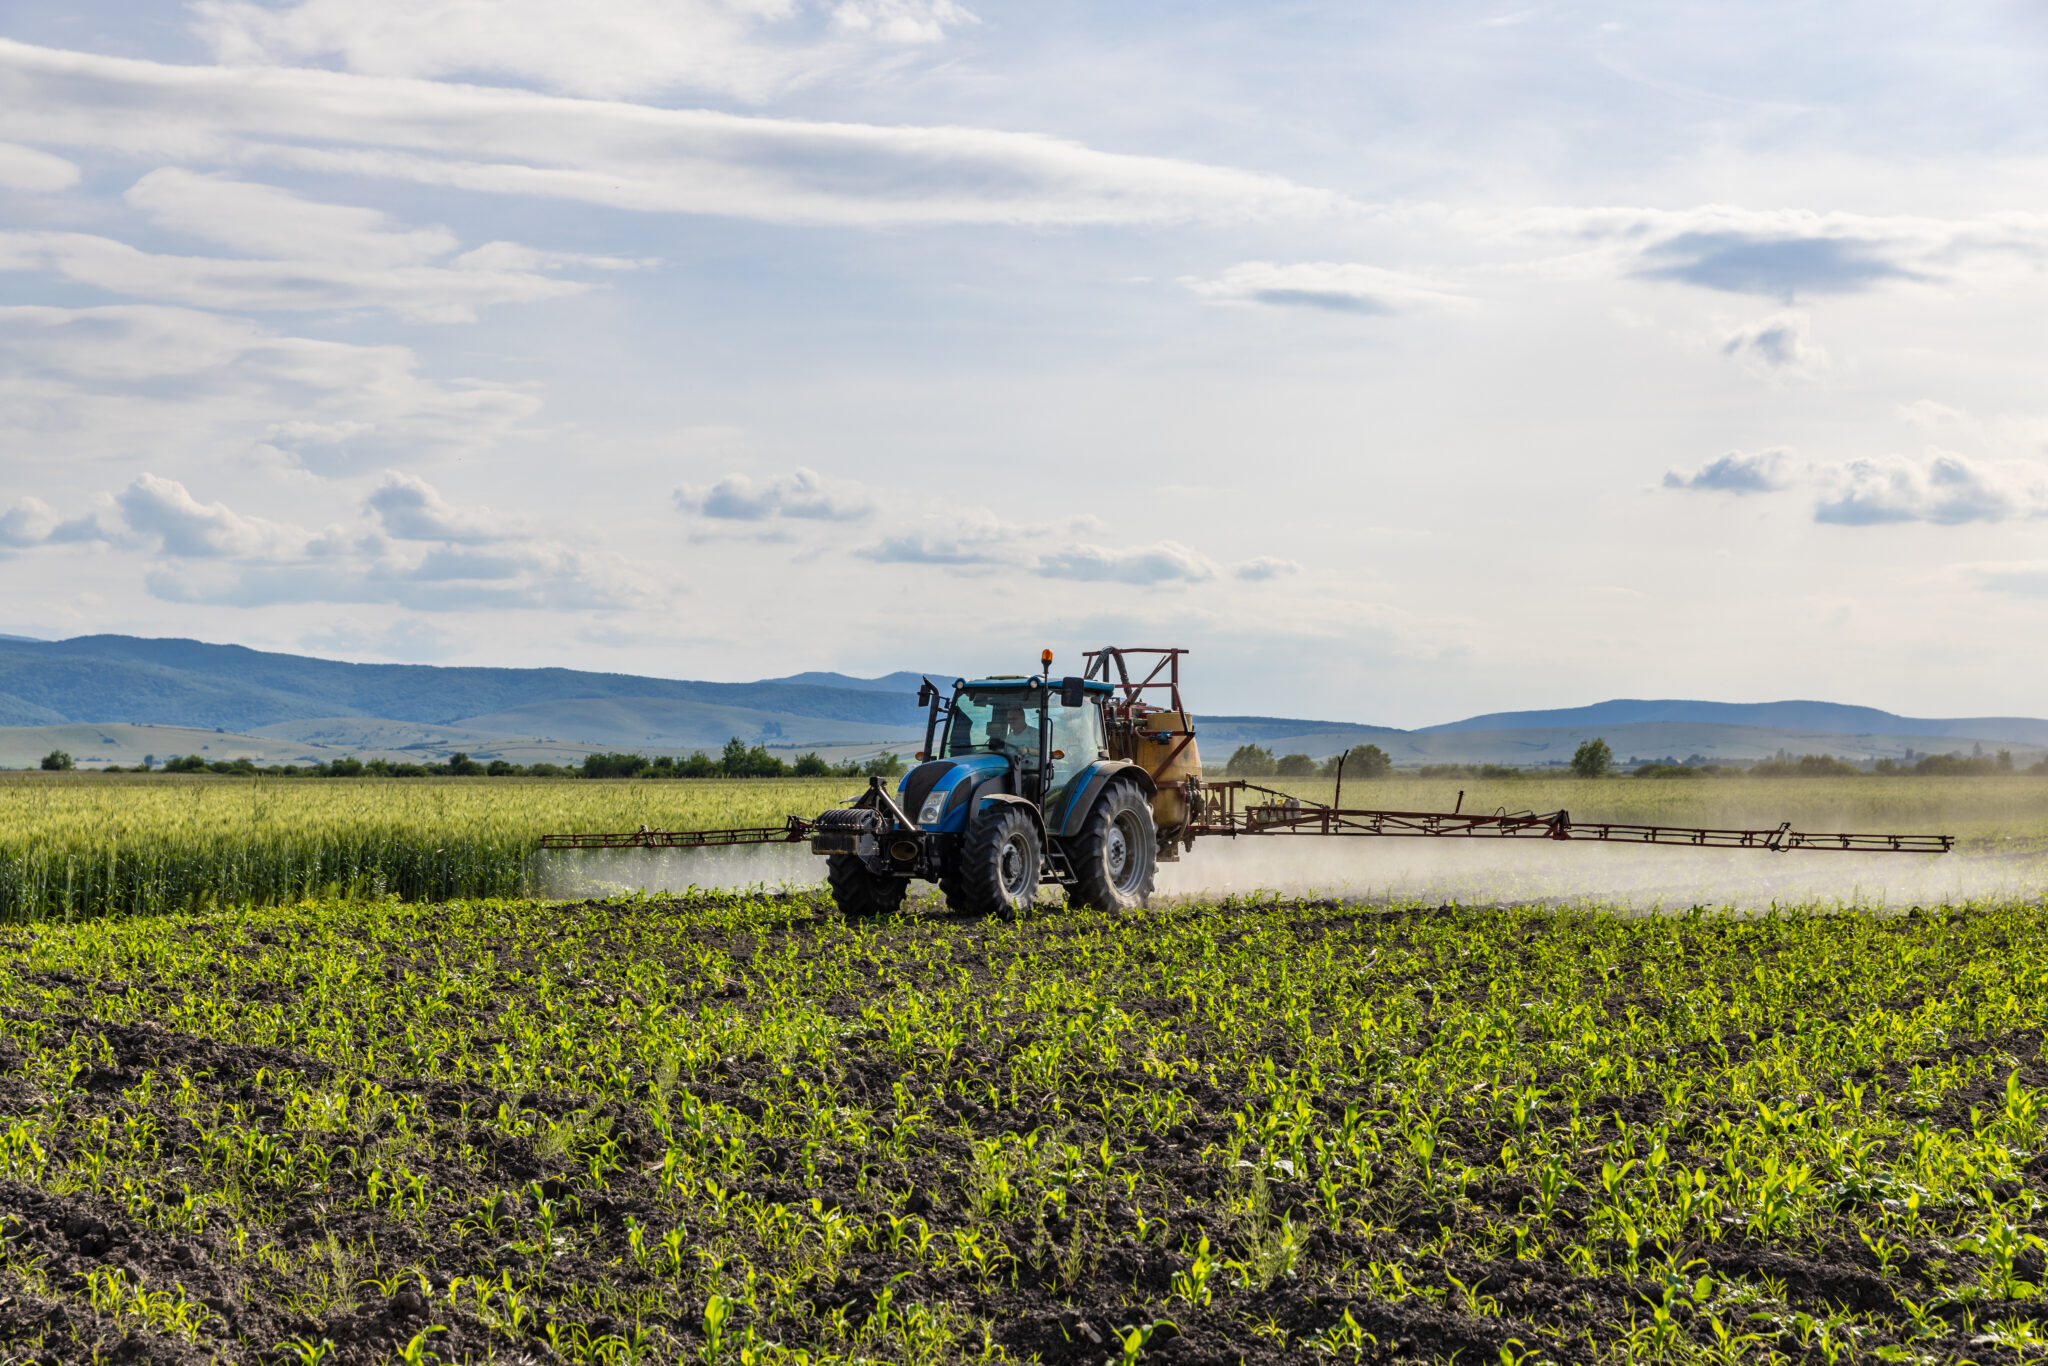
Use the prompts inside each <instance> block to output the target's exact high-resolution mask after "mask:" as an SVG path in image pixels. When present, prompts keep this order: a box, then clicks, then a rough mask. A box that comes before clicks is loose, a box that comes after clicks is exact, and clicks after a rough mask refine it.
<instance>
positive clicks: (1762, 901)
mask: <svg viewBox="0 0 2048 1366" xmlns="http://www.w3.org/2000/svg"><path fill="white" fill-rule="evenodd" d="M1159 891H1160V893H1161V894H1162V895H1166V896H1171V897H1174V898H1177V899H1184V900H1199V899H1205V898H1214V897H1221V896H1247V895H1256V894H1258V893H1261V892H1266V893H1277V894H1281V895H1287V896H1300V897H1310V898H1324V897H1327V898H1332V899H1336V900H1342V901H1360V902H1371V903H1376V904H1394V905H1404V904H1413V903H1416V902H1432V903H1444V902H1452V901H1455V902H1458V903H1460V904H1465V905H1526V904H1531V903H1545V904H1558V905H1579V904H1584V905H1598V906H1605V907H1612V908H1615V909H1623V910H1658V909H1662V910H1684V909H1686V908H1688V907H1691V906H1704V907H1707V908H1709V909H1722V908H1732V909H1737V910H1764V909H1768V908H1769V907H1771V906H1774V905H1775V906H1780V907H1785V906H1821V907H1831V908H1832V907H1851V906H1861V907H1870V908H1878V907H1888V906H1895V907H1907V906H1935V905H1945V904H1953V903H1958V902H1962V901H1968V900H1981V899H1987V898H1995V899H1999V900H2035V899H2039V898H2041V897H2042V896H2043V895H2044V894H2048V861H2044V860H2042V859H2040V858H2016V857H2001V856H1994V855H1987V854H1982V853H1962V852H1957V853H1949V854H1942V855H1921V854H1844V853H1824V852H1817V851H1792V852H1787V853H1770V852H1764V851H1760V850H1753V849H1674V848H1669V847H1661V848H1633V849H1631V848H1625V847H1620V846H1616V845H1611V844H1596V843H1593V842H1591V841H1587V842H1583V843H1572V842H1566V841H1554V840H1535V839H1527V840H1524V839H1515V840H1504V839H1474V838H1438V839H1335V838H1333V839H1320V838H1307V837H1295V836H1263V837H1253V838H1245V839H1238V840H1213V841H1209V842H1206V843H1203V844H1198V845H1197V846H1196V848H1195V850H1194V852H1193V853H1191V854H1188V855H1187V856H1185V858H1184V861H1182V862H1181V863H1177V864H1167V865H1164V866H1162V867H1161V869H1160V877H1159Z"/></svg>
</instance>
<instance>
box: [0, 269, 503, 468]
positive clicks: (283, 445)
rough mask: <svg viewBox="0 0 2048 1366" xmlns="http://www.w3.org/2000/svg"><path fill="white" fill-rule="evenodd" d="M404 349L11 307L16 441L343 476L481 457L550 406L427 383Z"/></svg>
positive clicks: (489, 388) (184, 319)
mask: <svg viewBox="0 0 2048 1366" xmlns="http://www.w3.org/2000/svg"><path fill="white" fill-rule="evenodd" d="M420 368H421V367H420V361H419V357H418V356H416V355H415V354H414V353H413V352H412V350H411V349H410V348H407V347H403V346H354V345H350V344H347V343H343V342H334V341H324V340H315V339H311V338H305V337H291V336H285V335H282V334H280V333H277V332H273V331H271V330H269V329H268V328H265V327H263V326H261V325H260V324H257V323H254V322H251V321H249V320H247V319H242V318H230V317H223V316H221V315H219V314H216V313H207V312H200V311H197V310H193V309H184V308H167V307H161V306H154V305H118V306H110V307H104V308H81V309H69V308H49V307H42V306H34V305H27V306H17V307H0V437H4V438H5V439H6V440H8V441H9V442H10V443H12V444H14V445H16V446H17V447H18V446H19V445H20V444H21V443H22V442H23V441H25V440H28V439H31V437H33V439H34V440H36V441H37V443H38V448H39V449H42V450H44V451H45V452H47V453H49V454H51V455H53V456H56V455H62V454H64V453H66V452H75V453H76V454H79V455H81V456H84V455H89V456H93V457H105V456H108V455H119V454H134V455H150V456H152V457H153V458H154V457H160V456H161V455H162V453H163V452H165V451H166V450H169V449H178V448H184V449H189V450H191V451H193V452H194V453H195V454H203V455H205V456H206V457H208V458H210V459H213V460H216V461H217V460H218V459H219V458H220V456H221V454H222V453H223V452H225V451H231V450H232V451H241V452H245V453H246V452H251V451H255V452H258V453H262V452H265V451H267V452H269V453H270V455H271V457H272V458H275V459H277V460H280V461H290V462H293V463H299V464H303V465H304V466H306V467H307V468H309V469H312V470H314V471H316V472H320V473H327V474H338V473H350V472H357V471H360V470H362V469H364V468H375V467H376V466H377V465H380V464H384V463H387V462H388V460H389V459H390V458H391V456H392V455H393V454H394V453H396V452H401V451H402V452H405V453H407V454H409V455H417V454H419V453H421V452H425V451H461V450H472V449H476V448H479V447H482V446H487V445H490V444H492V443H494V442H496V441H498V440H500V439H501V438H503V437H504V436H506V435H507V434H508V433H510V432H512V431H513V430H515V429H516V428H517V427H518V426H519V425H520V424H521V423H522V422H524V421H525V420H526V419H527V418H529V417H531V416H532V415H533V413H534V412H535V411H536V410H537V409H538V408H539V406H540V401H539V399H537V398H536V397H534V396H533V395H532V394H529V393H526V392H523V391H521V390H519V389H517V388H514V387H512V386H509V385H503V384H493V383H486V382H483V381H478V380H451V381H447V382H438V381H434V380H430V379H427V378H426V377H424V376H423V375H421V374H420Z"/></svg>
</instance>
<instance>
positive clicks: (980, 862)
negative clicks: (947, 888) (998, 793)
mask: <svg viewBox="0 0 2048 1366" xmlns="http://www.w3.org/2000/svg"><path fill="white" fill-rule="evenodd" d="M1044 857H1045V853H1044V849H1043V848H1042V847H1041V845H1040V844H1039V839H1038V826H1037V823H1036V822H1034V821H1033V820H1032V819H1031V817H1030V815H1029V814H1028V813H1026V812H1025V811H1024V810H1023V809H1022V808H1021V807H1018V806H1014V805H1012V804H1010V803H1008V802H998V803H996V804H995V805H994V806H991V807H989V808H987V809H986V810H984V811H980V812H977V813H976V814H975V817H974V820H973V821H972V822H971V823H970V824H969V825H968V827H967V839H966V841H965V843H964V845H963V846H962V848H961V850H960V871H959V885H960V890H961V892H962V894H963V896H964V898H965V900H966V903H967V909H968V910H969V911H972V912H975V913H976V914H980V915H1018V914H1021V913H1022V912H1023V911H1024V910H1026V909H1027V908H1028V907H1029V906H1030V905H1031V903H1032V902H1033V901H1035V900H1037V899H1038V869H1039V865H1040V864H1041V863H1042V862H1044ZM941 885H942V886H943V885H944V884H941Z"/></svg>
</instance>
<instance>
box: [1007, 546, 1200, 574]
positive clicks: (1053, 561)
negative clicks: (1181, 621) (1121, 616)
mask: <svg viewBox="0 0 2048 1366" xmlns="http://www.w3.org/2000/svg"><path fill="white" fill-rule="evenodd" d="M1037 570H1038V572H1039V573H1041V574H1043V575H1045V576H1046V577H1048V578H1054V579H1084V580H1087V581H1090V582H1094V583H1135V584H1159V583H1176V582H1179V583H1203V582H1206V581H1207V580H1209V579H1213V578H1215V577H1216V565H1215V562H1214V561H1212V560H1210V559H1209V558H1208V557H1207V556H1206V555H1203V554H1201V553H1200V552H1198V551H1194V550H1190V549H1188V548H1187V547H1186V546H1184V545H1182V544H1181V543H1180V542H1178V541H1160V542H1159V543H1157V544H1156V545H1146V546H1132V547H1129V548H1125V549H1111V548H1109V547H1106V546H1099V545H1077V546H1072V547H1069V548H1067V549H1064V550H1057V551H1054V552H1052V553H1050V554H1048V555H1045V556H1042V557H1041V558H1040V559H1039V561H1038V564H1037Z"/></svg>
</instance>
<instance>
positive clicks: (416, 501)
mask: <svg viewBox="0 0 2048 1366" xmlns="http://www.w3.org/2000/svg"><path fill="white" fill-rule="evenodd" d="M363 506H364V507H365V508H367V509H369V511H370V513H371V514H372V515H373V516H375V517H376V519H377V522H378V525H379V526H380V528H381V529H382V530H383V532H384V534H385V535H387V536H390V537H393V538H395V539H397V540H401V541H447V542H452V543H456V544H477V543H481V542H484V541H497V540H502V539H504V537H505V535H506V528H505V527H504V526H503V524H502V522H501V519H499V518H498V517H496V516H494V515H493V514H492V513H491V512H490V510H489V509H487V508H476V509H464V508H457V507H452V506H450V505H449V503H448V500H447V499H445V498H443V497H442V496H441V495H440V493H439V492H438V491H437V490H436V489H435V488H434V486H433V485H431V484H429V483H428V482H427V481H426V480H424V479H421V478H418V477H417V476H415V475H410V474H404V473H401V472H400V471H398V470H386V471H385V472H384V482H383V483H381V484H379V485H378V486H377V488H376V489H375V491H373V492H372V493H371V494H370V496H369V497H368V498H366V499H364V500H363Z"/></svg>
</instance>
